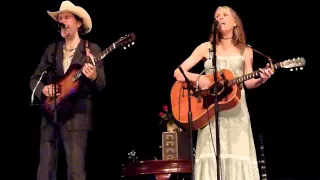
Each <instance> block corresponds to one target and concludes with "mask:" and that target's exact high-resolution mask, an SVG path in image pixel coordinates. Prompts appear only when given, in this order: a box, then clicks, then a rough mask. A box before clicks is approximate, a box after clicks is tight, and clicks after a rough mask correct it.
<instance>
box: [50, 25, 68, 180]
mask: <svg viewBox="0 0 320 180" xmlns="http://www.w3.org/2000/svg"><path fill="white" fill-rule="evenodd" d="M56 23H57V24H55V28H58V32H60V28H61V27H64V26H61V24H62V23H59V22H56ZM58 37H59V36H57V37H56V43H55V48H54V53H53V60H52V63H51V67H50V72H49V74H50V75H49V76H50V77H51V78H50V79H51V82H52V84H53V106H52V108H53V109H52V111H53V126H54V127H53V131H54V132H53V134H54V135H55V136H56V139H55V140H56V142H55V153H54V159H53V160H54V164H53V170H52V174H51V178H52V179H53V180H56V179H57V170H58V167H57V166H58V152H59V151H58V149H59V148H58V145H59V127H58V114H57V94H56V91H57V84H56V81H57V63H56V56H57V48H58V43H59V38H58Z"/></svg>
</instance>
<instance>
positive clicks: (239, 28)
mask: <svg viewBox="0 0 320 180" xmlns="http://www.w3.org/2000/svg"><path fill="white" fill-rule="evenodd" d="M220 8H227V9H229V10H230V12H231V15H232V16H233V18H234V19H235V22H236V26H235V27H234V28H233V35H232V43H233V44H234V45H235V46H236V47H237V48H239V49H240V51H241V52H243V51H244V49H245V47H246V36H245V33H244V30H243V23H242V21H241V18H240V17H239V15H238V14H237V13H236V12H235V11H234V10H233V9H232V8H230V7H229V6H219V7H218V8H217V9H216V11H215V13H214V14H216V12H217V11H218V10H219V9H220ZM214 28H215V27H214V23H213V26H212V28H211V33H210V36H209V40H210V42H211V41H212V40H213V31H214ZM220 41H221V33H220V32H219V31H217V33H216V43H217V44H218V43H219V42H220Z"/></svg>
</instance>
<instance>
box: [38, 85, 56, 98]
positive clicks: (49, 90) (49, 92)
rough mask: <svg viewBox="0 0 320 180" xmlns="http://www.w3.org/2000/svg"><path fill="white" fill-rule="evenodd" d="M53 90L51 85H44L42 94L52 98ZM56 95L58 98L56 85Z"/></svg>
mask: <svg viewBox="0 0 320 180" xmlns="http://www.w3.org/2000/svg"><path fill="white" fill-rule="evenodd" d="M53 90H54V86H53V84H49V85H46V86H45V87H44V88H43V89H42V93H43V94H44V95H46V96H48V97H53V92H54V91H53ZM56 92H57V93H56V95H57V96H59V95H60V92H59V86H58V85H57V86H56Z"/></svg>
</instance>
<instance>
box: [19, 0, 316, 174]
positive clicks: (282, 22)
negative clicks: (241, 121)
mask: <svg viewBox="0 0 320 180" xmlns="http://www.w3.org/2000/svg"><path fill="white" fill-rule="evenodd" d="M73 2H74V3H75V4H76V5H80V6H82V7H84V8H85V9H87V11H88V12H89V14H90V15H91V18H92V20H93V29H92V32H91V33H90V34H89V35H86V36H85V38H86V39H89V40H91V41H93V42H96V43H98V44H99V45H100V47H101V48H103V49H105V48H107V47H108V46H109V45H110V44H111V43H113V42H115V41H116V40H118V39H119V38H120V37H121V36H123V35H124V34H126V33H130V32H134V33H135V34H136V36H137V41H136V45H135V46H133V47H132V48H129V49H128V50H122V49H118V50H116V51H114V52H112V53H111V54H110V55H108V56H107V57H106V58H105V59H104V65H105V70H106V71H105V73H106V77H107V81H108V83H107V87H106V89H105V91H104V92H103V93H102V94H101V96H99V97H98V98H97V103H96V107H95V110H96V113H95V122H94V131H93V132H92V133H91V136H90V139H89V147H88V148H89V149H88V158H87V159H88V161H87V166H88V169H87V171H88V179H91V180H93V179H99V180H102V179H120V176H121V165H122V164H123V163H125V162H127V153H128V152H130V151H131V150H132V149H136V152H137V156H138V157H139V159H140V160H147V159H152V158H153V157H154V156H157V157H158V158H161V156H160V155H161V149H159V146H160V145H161V132H162V131H163V130H164V129H163V128H162V127H160V126H159V123H158V122H159V120H160V119H159V116H158V114H159V112H160V111H161V109H162V105H164V104H168V105H170V89H171V86H172V85H173V83H174V82H175V79H174V77H173V71H174V69H175V68H176V67H177V66H178V65H179V64H180V63H181V62H182V61H183V60H184V59H186V58H187V57H188V56H189V55H190V54H191V52H192V51H193V49H194V48H195V47H196V46H198V45H199V44H200V43H202V42H204V41H207V38H208V35H209V31H210V28H211V23H212V17H213V13H214V11H215V9H216V8H217V6H218V5H229V6H231V7H232V8H234V9H235V10H236V11H237V12H238V13H239V15H240V17H241V18H242V20H243V23H244V28H245V32H246V35H247V43H248V44H250V45H251V46H252V47H254V48H256V49H258V50H260V51H262V52H263V53H265V54H267V55H270V56H271V57H272V58H273V59H274V60H276V61H279V62H280V61H283V60H287V59H292V58H296V57H304V58H305V59H306V61H307V66H306V67H305V69H304V70H303V71H294V72H290V71H289V70H287V71H286V70H285V71H279V72H277V73H276V74H275V75H274V76H273V77H272V79H270V80H269V81H268V82H267V83H266V84H264V85H263V86H261V87H259V88H257V89H254V90H248V91H247V101H248V106H249V110H250V114H251V122H252V129H253V133H254V136H255V138H256V139H257V137H258V136H259V135H264V136H265V155H266V162H267V172H268V177H269V178H270V179H272V178H273V179H275V178H285V177H291V178H299V177H304V178H305V177H318V178H319V177H320V175H319V165H317V164H316V165H314V164H313V163H317V162H319V160H320V159H319V150H320V148H319V147H317V145H318V143H317V142H318V141H317V139H318V137H319V131H317V130H318V126H317V123H318V122H317V119H318V117H317V114H316V112H317V109H316V108H315V106H312V105H311V104H310V105H309V104H308V102H309V100H310V102H312V103H313V102H317V101H316V100H315V99H314V97H313V98H309V96H308V95H311V94H310V93H311V91H310V90H309V89H310V88H309V87H307V88H306V87H303V85H308V82H307V81H308V78H309V77H311V76H308V75H311V71H312V70H313V69H314V70H315V68H316V67H317V66H318V65H319V63H318V60H317V59H315V58H312V57H311V54H310V52H309V51H310V49H309V47H308V46H309V44H310V43H313V42H315V41H313V40H312V37H310V36H312V33H311V32H310V30H309V29H308V28H304V27H302V25H303V24H308V22H309V21H311V20H310V19H311V18H310V17H311V16H313V15H312V14H311V12H310V11H311V10H310V11H309V12H308V11H307V10H308V9H309V8H310V6H311V5H310V4H308V3H305V2H301V1H300V2H296V3H293V2H292V1H291V4H287V3H286V4H285V5H280V4H279V3H277V2H271V1H256V2H255V3H250V2H246V1H238V2H236V3H234V2H231V1H223V2H220V1H219V2H214V1H211V2H205V1H203V2H201V4H200V3H199V5H194V4H191V3H186V2H184V3H181V2H179V3H178V2H176V5H174V4H173V3H174V2H173V1H172V2H170V3H169V2H153V1H148V2H146V3H141V2H140V3H136V2H134V1H128V2H123V1H118V2H109V1H98V0H90V1H85V0H78V1H73ZM60 3H61V1H54V0H47V1H41V2H39V3H38V4H37V6H32V8H31V9H30V8H28V10H26V11H28V12H31V13H32V14H29V15H28V19H29V20H30V19H31V20H32V21H28V23H29V25H30V26H33V27H38V28H30V29H27V30H26V31H24V32H23V34H21V35H22V36H23V40H27V43H25V44H24V46H26V48H24V49H23V50H22V51H23V52H21V55H27V56H28V58H27V59H26V61H22V62H21V63H22V64H21V65H20V66H21V67H20V68H21V69H23V71H22V72H21V71H20V75H21V74H23V76H22V77H21V76H20V82H21V83H22V84H20V85H19V86H20V89H19V90H21V88H22V89H23V91H22V92H23V93H21V92H20V94H21V95H22V96H23V104H22V105H23V111H22V112H21V111H20V112H19V113H16V114H17V115H20V116H21V117H19V121H18V122H22V124H20V125H19V128H21V129H22V128H23V129H24V131H26V133H24V135H23V136H20V137H19V138H20V139H19V142H24V143H26V144H27V145H22V144H21V146H23V148H24V151H23V152H20V153H19V154H18V155H19V156H21V157H23V158H21V159H20V161H19V166H16V168H15V169H18V171H19V172H22V171H23V172H26V173H25V174H23V176H24V179H27V178H30V179H35V178H36V171H37V165H38V153H39V151H38V146H39V127H40V115H39V113H38V112H39V108H38V107H29V104H30V96H31V91H30V89H29V85H28V83H29V77H30V76H31V74H32V73H33V72H34V70H35V68H36V66H37V64H38V63H39V61H40V58H41V56H42V53H43V51H44V50H45V48H46V47H47V45H48V44H49V43H52V42H53V41H54V37H55V35H56V32H55V31H54V29H53V25H52V23H53V21H52V19H51V18H50V17H49V15H48V14H47V13H46V10H58V9H59V6H60ZM29 6H30V7H31V4H29V5H28V7H29ZM22 17H23V16H22ZM22 17H20V18H22ZM310 26H311V25H310ZM313 26H314V25H313ZM28 43H30V44H28ZM266 63H267V60H266V59H265V58H263V57H261V56H259V55H258V54H255V55H254V69H257V68H258V67H264V66H265V64H266ZM202 68H203V64H199V65H198V66H197V67H195V68H194V69H193V71H194V72H200V71H201V70H202ZM311 69H312V70H311ZM310 81H311V80H310ZM311 82H312V81H311ZM20 105H21V103H20ZM17 115H15V117H17ZM194 133H195V134H196V132H194ZM61 155H62V156H61V157H62V158H60V159H59V173H61V174H62V173H64V167H65V163H64V158H63V154H61Z"/></svg>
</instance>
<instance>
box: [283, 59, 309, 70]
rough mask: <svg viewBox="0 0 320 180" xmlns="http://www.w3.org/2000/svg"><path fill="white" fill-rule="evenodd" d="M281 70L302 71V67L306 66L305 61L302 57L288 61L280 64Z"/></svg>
mask: <svg viewBox="0 0 320 180" xmlns="http://www.w3.org/2000/svg"><path fill="white" fill-rule="evenodd" d="M280 64H281V68H286V69H290V71H294V70H296V71H298V70H303V67H304V66H305V65H306V60H305V59H304V58H303V57H298V58H293V59H288V60H285V61H283V62H281V63H280Z"/></svg>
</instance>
